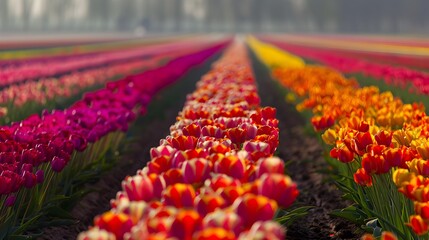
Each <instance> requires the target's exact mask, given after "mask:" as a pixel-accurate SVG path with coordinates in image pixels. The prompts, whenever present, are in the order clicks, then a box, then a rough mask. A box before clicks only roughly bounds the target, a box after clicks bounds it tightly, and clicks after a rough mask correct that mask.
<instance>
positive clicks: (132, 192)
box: [122, 175, 154, 202]
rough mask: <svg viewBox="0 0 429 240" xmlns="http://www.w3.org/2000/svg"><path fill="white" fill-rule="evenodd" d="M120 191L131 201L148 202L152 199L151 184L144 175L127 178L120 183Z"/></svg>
mask: <svg viewBox="0 0 429 240" xmlns="http://www.w3.org/2000/svg"><path fill="white" fill-rule="evenodd" d="M122 190H123V191H124V192H125V193H126V194H127V196H128V198H129V199H130V200H131V201H146V202H148V201H150V200H152V199H153V197H154V196H153V183H152V181H151V179H150V178H149V177H148V176H146V175H136V176H133V177H127V178H126V179H125V180H124V181H122Z"/></svg>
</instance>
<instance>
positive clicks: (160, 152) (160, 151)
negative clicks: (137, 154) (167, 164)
mask: <svg viewBox="0 0 429 240" xmlns="http://www.w3.org/2000/svg"><path fill="white" fill-rule="evenodd" d="M175 152H176V149H174V148H172V147H171V146H168V145H166V146H159V147H156V148H151V149H150V158H151V159H153V158H156V157H160V156H167V157H172V155H173V154H174V153H175Z"/></svg>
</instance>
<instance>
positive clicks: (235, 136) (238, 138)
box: [226, 127, 246, 144]
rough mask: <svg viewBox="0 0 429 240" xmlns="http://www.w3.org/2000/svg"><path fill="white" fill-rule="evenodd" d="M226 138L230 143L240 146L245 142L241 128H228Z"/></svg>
mask: <svg viewBox="0 0 429 240" xmlns="http://www.w3.org/2000/svg"><path fill="white" fill-rule="evenodd" d="M226 137H228V138H229V139H231V141H232V143H235V144H241V143H243V142H244V141H246V131H245V130H243V129H241V128H238V127H236V128H230V129H228V130H226Z"/></svg>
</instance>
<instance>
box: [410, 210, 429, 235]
mask: <svg viewBox="0 0 429 240" xmlns="http://www.w3.org/2000/svg"><path fill="white" fill-rule="evenodd" d="M407 225H408V226H410V227H411V229H412V230H413V231H414V232H415V233H416V234H417V235H423V234H425V233H427V232H428V230H429V226H428V224H427V223H426V222H425V221H424V220H423V219H422V217H421V216H419V215H412V216H411V217H410V222H409V223H407Z"/></svg>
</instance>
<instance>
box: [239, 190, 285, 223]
mask: <svg viewBox="0 0 429 240" xmlns="http://www.w3.org/2000/svg"><path fill="white" fill-rule="evenodd" d="M233 207H234V209H236V213H237V214H238V215H239V216H241V217H242V220H243V226H244V227H245V228H248V229H249V228H250V227H252V225H253V224H254V223H255V222H257V221H268V220H271V219H272V218H273V217H274V214H275V212H276V211H277V203H276V202H275V201H273V200H271V199H269V198H267V197H264V196H260V195H254V194H251V193H247V194H244V195H243V196H242V197H239V198H237V199H236V200H235V201H234V204H233Z"/></svg>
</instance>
